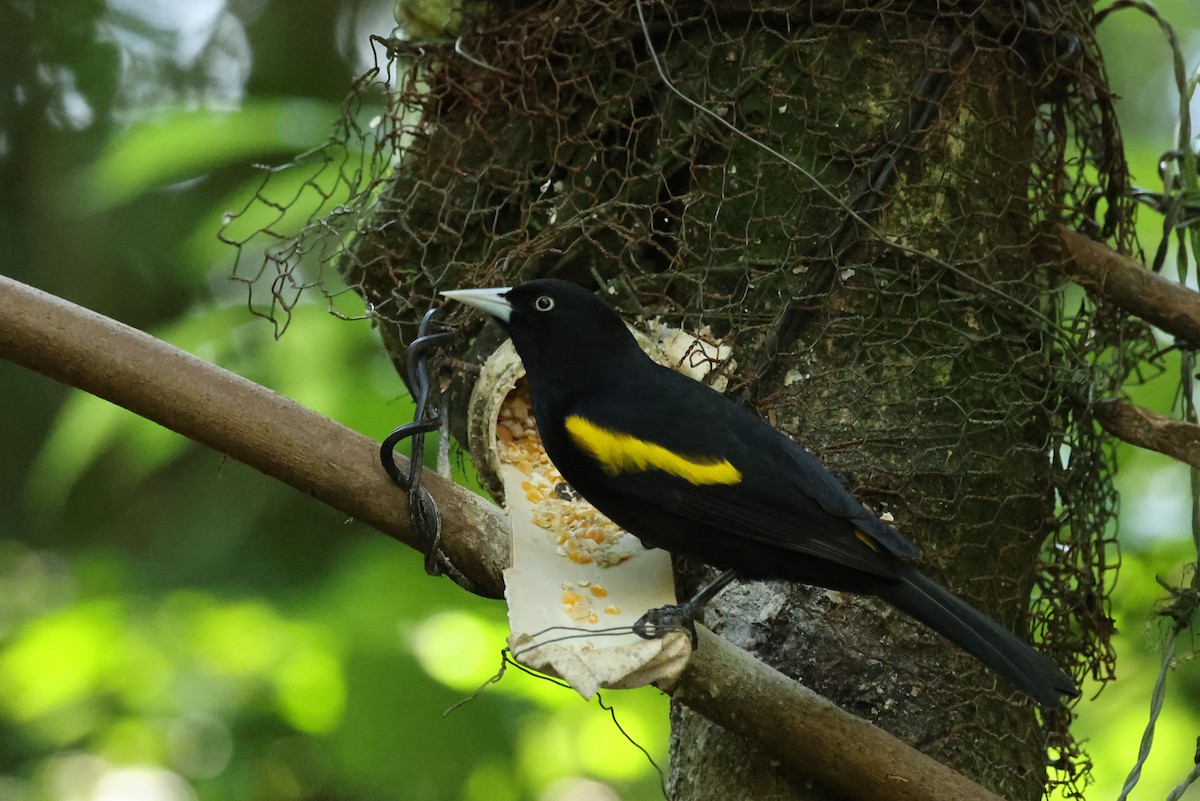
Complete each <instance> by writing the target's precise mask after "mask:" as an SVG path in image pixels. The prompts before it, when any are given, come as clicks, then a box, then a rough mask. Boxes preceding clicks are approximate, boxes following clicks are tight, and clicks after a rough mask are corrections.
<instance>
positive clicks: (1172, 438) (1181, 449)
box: [1095, 400, 1200, 470]
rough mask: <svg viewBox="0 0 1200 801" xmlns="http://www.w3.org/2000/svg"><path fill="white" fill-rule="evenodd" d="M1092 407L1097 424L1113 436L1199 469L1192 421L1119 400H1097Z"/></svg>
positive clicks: (1199, 447)
mask: <svg viewBox="0 0 1200 801" xmlns="http://www.w3.org/2000/svg"><path fill="white" fill-rule="evenodd" d="M1095 410H1096V419H1097V420H1098V421H1099V422H1100V425H1101V426H1103V427H1104V430H1105V431H1107V432H1108V433H1110V434H1112V435H1113V436H1114V437H1116V438H1117V439H1119V440H1122V441H1123V442H1128V443H1129V444H1130V445H1137V446H1138V447H1139V448H1146V449H1147V450H1152V451H1158V452H1159V453H1165V454H1166V455H1167V456H1170V457H1172V458H1174V459H1178V460H1179V461H1181V462H1183V463H1184V464H1187V465H1191V466H1192V467H1194V468H1196V469H1197V470H1200V426H1198V425H1196V424H1195V423H1189V422H1187V421H1186V420H1175V419H1174V418H1171V417H1167V416H1166V415H1165V414H1159V413H1158V412H1152V411H1150V410H1149V409H1145V408H1143V407H1141V406H1135V405H1134V404H1132V403H1127V402H1125V401H1119V400H1110V401H1103V402H1102V403H1098V404H1096V406H1095Z"/></svg>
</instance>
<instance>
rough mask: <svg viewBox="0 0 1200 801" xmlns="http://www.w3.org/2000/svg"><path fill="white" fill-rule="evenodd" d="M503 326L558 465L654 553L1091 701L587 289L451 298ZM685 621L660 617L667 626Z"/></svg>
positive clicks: (556, 285)
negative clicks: (827, 601)
mask: <svg viewBox="0 0 1200 801" xmlns="http://www.w3.org/2000/svg"><path fill="white" fill-rule="evenodd" d="M442 294H443V295H445V296H446V297H448V298H451V299H453V300H457V301H460V302H462V303H466V304H468V305H470V306H473V307H475V308H477V309H480V310H482V311H484V312H487V313H488V314H490V315H492V316H493V317H494V318H496V319H497V320H499V321H500V322H501V323H502V324H503V325H504V326H505V327H506V328H507V329H508V331H509V333H510V335H511V336H512V340H513V344H514V345H515V346H516V349H517V353H518V354H520V356H521V361H522V362H524V364H525V371H526V378H527V380H528V382H529V389H530V393H531V395H532V398H533V413H534V418H535V419H536V420H537V424H538V430H539V432H540V433H541V437H542V442H543V444H544V445H545V447H546V453H547V454H549V456H550V459H551V460H552V461H553V462H554V465H555V466H556V467H557V468H558V470H559V472H561V473H562V475H563V477H564V478H565V479H566V480H567V481H568V482H570V484H571V486H573V487H574V488H575V489H576V490H578V491H579V492H580V494H582V495H583V497H584V498H586V499H587V500H588V501H589V502H591V504H592V505H593V506H595V507H596V508H597V509H599V510H600V511H601V512H603V513H604V514H606V515H608V517H609V518H610V519H612V520H613V521H614V522H615V523H617V524H618V525H620V526H621V527H622V528H624V529H625V530H627V531H629V532H630V533H632V534H634V535H635V536H637V537H638V539H640V540H641V541H642V542H643V544H645V545H646V546H647V547H655V548H665V549H667V550H669V551H672V552H674V553H680V554H684V555H686V556H688V557H692V558H695V559H698V560H700V561H702V562H705V563H707V564H710V565H713V566H714V567H719V568H723V569H724V570H725V571H726V572H725V573H724V574H723V575H722V576H721V577H720V578H718V579H717V580H716V581H714V582H713V583H712V584H710V585H709V586H707V587H705V588H704V589H702V590H701V591H700V592H699V593H698V594H697V596H695V597H693V598H692V599H691V600H689V601H687V602H685V603H684V604H683V605H682V607H680V608H681V609H682V613H683V614H684V615H689V614H692V613H694V612H695V611H697V610H698V609H699V607H700V606H701V605H702V604H703V603H704V602H706V601H707V600H708V599H709V598H711V597H712V596H713V595H715V594H716V593H717V592H718V591H720V589H721V588H722V587H724V586H725V585H726V584H728V583H729V581H730V580H732V579H733V578H735V577H745V578H751V579H758V578H783V579H788V580H790V581H799V582H803V583H805V584H815V585H817V586H821V587H827V588H830V589H834V590H848V591H852V592H857V593H864V594H867V595H874V596H877V597H879V598H882V599H883V600H885V601H887V602H888V603H890V604H891V605H892V606H895V607H896V608H897V609H900V610H901V611H903V612H905V613H907V614H909V615H911V616H912V617H914V618H916V619H917V620H919V621H921V622H922V623H924V624H925V625H927V626H929V627H930V628H932V629H933V630H934V631H936V632H938V633H939V634H941V635H943V636H944V637H946V638H948V639H949V640H950V641H951V642H953V643H955V644H956V645H958V646H959V647H960V648H962V649H963V650H964V651H966V652H967V653H969V654H971V655H972V656H974V657H975V658H976V659H978V660H979V661H981V662H982V663H983V664H985V665H987V666H988V667H989V668H991V669H992V670H994V671H995V672H996V673H997V674H999V675H1000V676H1002V677H1004V678H1005V679H1007V680H1008V681H1009V682H1011V683H1012V684H1013V685H1014V686H1015V687H1017V688H1018V689H1020V690H1021V691H1022V692H1024V693H1025V694H1026V695H1028V696H1029V697H1031V698H1033V699H1034V700H1035V701H1038V702H1039V703H1042V704H1046V705H1055V704H1058V703H1059V701H1060V698H1059V696H1060V695H1067V696H1076V695H1078V694H1079V691H1078V689H1077V688H1076V687H1075V684H1074V682H1072V681H1071V679H1070V678H1069V677H1068V676H1067V675H1066V674H1065V673H1063V672H1062V671H1061V670H1060V669H1059V668H1058V667H1057V666H1056V665H1055V664H1054V663H1053V662H1051V661H1050V660H1049V659H1048V658H1047V657H1046V656H1045V655H1043V654H1040V653H1038V652H1037V651H1035V650H1034V649H1033V648H1031V647H1030V646H1029V645H1027V644H1026V643H1025V642H1023V641H1022V640H1021V639H1019V638H1018V637H1017V636H1015V635H1014V634H1012V633H1011V632H1010V631H1008V630H1007V629H1005V628H1004V627H1002V626H1001V625H1000V624H999V623H997V622H996V621H994V620H992V619H991V618H990V617H988V616H987V615H984V614H983V613H982V612H979V611H978V610H976V609H974V608H973V607H971V606H970V605H968V604H967V603H966V602H965V601H963V600H962V599H960V598H958V597H956V596H955V595H953V594H952V593H950V592H949V591H948V590H946V589H945V588H944V587H942V586H941V585H939V584H937V583H936V582H934V581H933V580H932V579H930V578H928V577H926V576H924V575H922V574H921V573H920V572H919V571H918V570H917V569H916V568H914V567H912V566H911V565H909V564H908V563H907V562H906V561H905V560H906V559H910V558H912V557H915V556H917V555H918V553H919V552H918V550H917V548H916V547H915V546H914V545H913V544H912V543H910V542H909V541H908V540H906V539H905V538H904V537H903V536H902V535H901V534H900V533H899V532H898V531H896V530H895V529H894V528H892V527H891V526H890V525H888V524H887V523H885V522H884V521H882V520H880V519H879V518H878V517H876V516H875V515H874V514H871V513H870V512H869V511H867V510H866V509H865V508H864V507H863V505H862V504H861V503H860V502H859V501H858V500H856V499H855V498H854V496H853V495H851V494H850V493H849V491H847V490H846V489H845V487H843V486H842V484H841V483H840V482H839V481H838V480H837V479H836V478H835V477H834V476H833V474H832V473H830V472H829V471H828V470H826V469H825V468H824V467H823V466H822V465H821V464H820V462H818V461H817V459H816V458H815V457H814V456H813V455H812V454H810V453H809V452H808V451H807V450H805V449H804V448H802V447H801V446H799V445H797V444H796V443H795V442H793V441H792V440H791V439H789V438H788V437H786V436H784V435H783V434H781V433H780V432H778V431H776V430H775V429H774V428H772V427H771V426H770V425H768V424H767V423H766V422H764V421H763V420H761V419H760V418H759V417H757V416H756V415H755V414H753V413H752V412H750V411H748V410H747V409H744V408H742V407H741V406H739V405H737V404H736V403H734V402H732V401H730V400H729V399H728V398H726V397H725V396H724V395H722V394H720V393H719V392H716V391H715V390H713V389H711V388H709V387H707V386H705V385H704V384H702V383H700V382H699V381H695V380H693V379H691V378H688V377H686V376H684V375H681V374H679V373H677V372H675V371H674V370H670V369H668V368H666V367H662V366H661V365H658V364H656V363H655V362H653V361H652V360H651V359H650V358H649V357H648V356H647V355H646V354H645V353H643V352H642V350H641V348H640V347H638V345H637V342H636V341H635V340H634V338H633V335H632V334H631V333H630V331H629V329H628V328H627V327H626V326H625V323H624V322H622V320H621V318H620V317H619V316H618V315H617V313H616V312H615V311H613V310H612V309H611V308H610V307H609V306H608V305H606V304H605V303H604V302H603V301H601V300H600V299H599V298H597V297H596V296H595V295H593V294H592V293H590V292H588V291H587V290H585V289H584V288H582V287H580V286H577V285H575V284H572V283H568V282H566V281H559V280H554V279H540V280H535V281H530V282H528V283H525V284H522V285H520V286H518V287H516V288H512V289H510V288H507V287H505V288H500V289H467V290H458V291H453V292H443V293H442ZM669 619H670V617H669V615H666V616H661V615H660V616H657V617H656V616H654V615H651V616H650V618H649V622H648V624H646V625H645V626H644V628H654V627H655V626H656V624H661V623H663V622H664V621H665V620H669Z"/></svg>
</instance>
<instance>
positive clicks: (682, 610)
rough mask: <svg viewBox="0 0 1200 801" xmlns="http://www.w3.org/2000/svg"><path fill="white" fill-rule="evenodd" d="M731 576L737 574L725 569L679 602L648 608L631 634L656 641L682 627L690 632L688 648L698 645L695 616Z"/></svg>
mask: <svg viewBox="0 0 1200 801" xmlns="http://www.w3.org/2000/svg"><path fill="white" fill-rule="evenodd" d="M735 578H737V573H735V572H734V571H732V570H726V571H725V572H724V573H722V574H721V575H719V576H717V577H716V578H715V579H713V580H712V581H710V582H709V583H707V584H705V585H704V586H703V587H701V588H700V589H698V590H696V593H695V594H694V595H693V596H692V597H691V598H688V599H687V600H686V601H684V602H683V603H681V604H671V605H670V606H660V607H659V608H658V609H651V610H650V611H649V612H647V613H646V614H644V615H642V616H641V617H639V618H638V619H637V621H636V622H635V623H634V624H633V633H634V634H636V635H638V636H639V637H641V638H642V639H645V640H657V639H660V638H662V637H665V636H667V635H668V634H669V633H671V632H672V631H678V630H680V629H683V630H684V631H686V632H687V633H688V634H689V635H691V639H692V648H693V649H695V648H696V646H697V644H698V643H697V640H696V618H697V617H698V616H699V614H700V613H701V612H702V611H703V610H704V607H705V605H706V604H707V603H708V602H709V601H711V600H712V599H713V598H714V597H716V594H717V593H719V592H720V591H721V590H723V589H725V587H726V585H728V584H729V582H731V581H733V580H734V579H735Z"/></svg>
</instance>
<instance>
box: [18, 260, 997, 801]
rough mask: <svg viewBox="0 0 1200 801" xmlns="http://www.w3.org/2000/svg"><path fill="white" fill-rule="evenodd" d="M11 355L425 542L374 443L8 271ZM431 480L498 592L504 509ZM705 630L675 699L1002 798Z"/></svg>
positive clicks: (846, 770) (756, 729) (822, 760)
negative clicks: (416, 530) (34, 285)
mask: <svg viewBox="0 0 1200 801" xmlns="http://www.w3.org/2000/svg"><path fill="white" fill-rule="evenodd" d="M0 358H4V359H7V360H9V361H12V362H14V363H16V364H19V365H21V366H24V367H27V368H29V369H31V370H34V371H36V372H39V373H42V374H44V375H47V376H50V377H51V378H54V379H56V380H58V381H61V382H63V383H65V384H69V385H71V386H74V387H78V388H79V389H83V390H85V391H87V392H90V393H92V394H93V395H97V396H98V397H101V398H104V399H106V400H109V401H111V402H113V403H116V404H118V405H120V406H123V407H125V408H126V409H129V410H130V411H132V412H134V413H135V414H138V415H141V416H142V417H145V418H147V419H150V420H153V421H154V422H157V423H159V424H160V425H163V426H166V427H167V428H170V429H172V430H174V431H177V432H179V433H180V434H182V435H184V436H186V437H188V438H190V439H193V440H195V441H196V442H199V443H202V444H204V445H208V446H209V447H212V448H214V449H216V450H218V451H220V452H222V453H225V454H228V455H229V456H231V457H233V458H235V459H237V460H239V461H241V462H244V463H245V464H247V465H249V466H251V467H254V468H255V469H257V470H260V471H261V472H263V473H265V474H267V475H269V476H272V477H274V478H277V479H279V480H280V481H282V482H284V483H285V484H288V485H290V486H292V487H295V488H296V489H298V490H300V491H301V492H303V493H305V494H308V495H311V496H313V497H314V498H317V499H318V500H320V501H322V502H324V503H326V504H329V505H330V506H332V507H334V508H336V509H339V510H340V511H342V512H345V513H346V514H348V515H351V516H352V517H354V518H356V519H358V520H360V521H362V522H363V523H366V524H367V525H369V526H372V527H373V528H376V529H378V530H379V531H382V532H383V533H384V534H387V535H388V536H390V537H393V538H395V539H397V540H399V541H400V542H402V543H404V544H406V545H409V546H412V547H414V548H419V547H420V546H421V544H420V542H419V538H418V536H417V535H416V534H415V533H414V532H413V530H412V528H411V526H410V523H409V517H408V507H407V498H406V495H405V493H403V492H402V491H400V490H399V489H398V488H397V487H395V486H394V485H393V484H392V483H391V482H390V481H389V480H388V478H387V477H386V475H385V474H384V472H383V468H382V467H381V466H380V465H379V461H378V457H377V451H378V446H377V444H376V443H375V442H374V441H372V440H369V439H367V438H366V437H364V436H362V435H361V434H358V433H356V432H354V431H351V430H350V429H348V428H346V427H344V426H342V425H339V424H338V423H335V422H333V421H332V420H329V419H327V418H325V417H322V416H321V415H319V414H317V413H316V412H313V411H311V410H309V409H306V408H304V407H302V406H300V405H299V404H297V403H294V402H293V401H290V400H288V399H286V398H284V397H282V396H280V395H278V394H276V393H274V392H272V391H271V390H268V389H266V388H264V387H261V386H259V385H257V384H254V383H253V382H251V381H247V380H246V379H244V378H241V377H240V376H237V375H234V374H232V373H230V372H228V371H226V370H222V369H221V368H219V367H216V366H214V365H211V364H208V363H206V362H203V361H201V360H200V359H197V358H196V357H194V356H192V355H190V354H188V353H185V352H183V351H181V350H179V349H177V348H175V347H173V346H171V345H168V344H166V343H165V342H162V341H160V340H158V339H155V338H154V337H152V336H150V335H148V334H145V333H143V332H141V331H138V330H136V329H134V328H130V327H129V326H127V325H124V324H122V323H119V322H116V321H115V320H111V319H109V318H107V317H104V316H102V315H99V314H96V313H94V312H91V311H88V310H86V309H83V308H81V307H79V306H76V305H74V304H72V303H69V302H67V301H64V300H62V299H60V298H56V297H54V296H53V295H48V294H46V293H44V292H41V291H39V290H36V289H33V288H31V287H28V286H25V285H24V284H21V283H19V282H17V281H13V280H12V279H9V278H6V277H4V276H0ZM423 483H424V485H425V486H426V487H427V488H428V490H429V491H430V493H431V494H432V495H433V497H434V499H435V500H436V501H437V504H438V507H439V509H440V511H441V513H442V526H443V538H442V549H443V551H444V552H445V554H446V556H447V557H448V558H449V559H450V561H451V562H453V564H454V565H455V566H456V567H457V568H458V569H459V570H460V571H461V572H462V573H463V574H464V576H465V577H466V578H467V579H468V581H469V582H470V583H471V584H472V585H474V586H473V587H472V588H471V589H472V590H473V591H475V592H478V593H479V594H482V595H486V596H489V597H500V595H501V594H502V591H503V583H502V578H501V571H502V570H503V568H504V566H505V565H506V564H507V562H508V533H507V532H508V527H507V523H506V522H505V518H504V515H503V513H502V512H500V510H498V509H497V508H495V507H493V506H491V505H489V504H487V503H485V502H484V501H482V499H480V498H478V497H477V496H475V495H473V494H472V493H470V492H468V491H467V490H465V489H463V488H461V487H458V486H456V485H455V484H453V483H451V482H449V481H446V480H445V479H441V478H440V477H438V476H436V475H426V477H425V478H424V479H423ZM700 634H701V637H700V648H699V650H698V651H697V652H696V653H695V654H694V655H693V656H692V659H691V661H690V662H689V663H688V667H687V670H686V671H685V672H684V674H683V676H682V677H681V678H680V680H679V682H678V684H677V685H676V686H675V687H674V688H673V689H672V690H671V692H672V694H673V695H674V696H675V697H676V698H678V699H680V700H681V701H683V702H684V703H686V704H688V705H689V706H691V707H692V708H693V709H695V710H696V711H697V712H699V713H700V714H702V715H705V716H706V717H708V718H709V719H711V720H713V721H714V722H716V723H718V724H720V725H721V726H724V727H725V728H726V729H728V730H730V731H732V732H734V733H736V734H739V735H741V736H743V737H746V738H748V739H751V740H756V741H758V742H761V743H762V744H763V745H764V746H766V747H767V748H769V749H771V750H772V751H774V752H775V753H776V754H778V755H779V757H780V758H781V759H783V760H784V761H786V762H787V763H789V764H790V765H792V766H793V767H795V768H796V769H798V770H800V771H802V772H804V773H806V774H807V775H811V776H812V777H813V778H814V779H815V780H816V781H817V782H819V783H820V784H822V785H824V786H827V787H829V788H831V789H833V790H834V791H836V792H838V793H840V794H842V795H844V796H846V797H848V798H851V799H861V801H877V799H879V798H891V797H903V798H905V799H909V801H951V800H953V801H1002V799H1001V798H1000V797H999V796H997V795H995V794H993V793H991V792H989V791H988V790H986V789H985V788H983V787H981V786H979V785H978V784H975V783H974V782H972V781H970V780H969V779H967V778H966V777H964V776H962V775H961V774H959V773H956V772H955V771H953V770H951V769H950V768H948V767H946V766H944V765H942V764H940V763H939V762H937V761H935V760H933V759H931V758H930V757H928V756H926V755H924V754H922V753H921V752H919V751H917V750H916V749H914V748H911V747H910V746H908V745H906V744H904V743H902V742H901V741H899V740H897V739H896V738H895V737H893V736H892V735H890V734H888V733H887V732H885V731H883V730H882V729H880V728H879V727H877V726H875V725H873V724H871V723H868V722H867V721H864V720H862V719H860V718H856V717H854V716H853V715H851V714H849V713H848V712H845V711H843V710H841V709H839V708H838V707H836V706H835V705H834V704H832V703H830V702H829V701H827V700H825V699H824V698H822V697H821V696H819V695H817V694H816V693H814V692H812V691H811V690H809V689H808V688H806V687H804V686H803V685H801V684H799V683H798V682H795V681H793V680H792V679H790V678H788V677H787V676H784V675H783V674H781V673H779V672H777V671H775V670H773V669H772V668H770V667H768V666H766V665H764V664H763V663H761V662H759V661H757V660H756V659H754V657H752V656H751V655H750V654H748V653H746V652H745V651H742V650H741V649H739V648H736V647H734V646H733V645H730V644H729V643H727V642H726V641H725V640H722V639H721V638H719V637H717V636H715V635H713V634H711V633H709V632H708V631H705V630H703V629H701V631H700Z"/></svg>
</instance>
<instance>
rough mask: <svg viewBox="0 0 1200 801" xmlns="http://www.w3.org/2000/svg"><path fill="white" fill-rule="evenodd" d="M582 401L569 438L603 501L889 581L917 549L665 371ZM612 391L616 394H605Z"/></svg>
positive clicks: (723, 406)
mask: <svg viewBox="0 0 1200 801" xmlns="http://www.w3.org/2000/svg"><path fill="white" fill-rule="evenodd" d="M635 378H636V379H637V380H636V381H631V382H630V383H629V385H628V386H627V387H625V389H626V390H627V391H628V392H629V393H630V394H628V395H625V394H623V393H617V392H606V393H603V394H589V395H587V396H586V397H585V398H583V399H580V400H578V401H577V402H575V403H573V404H571V407H570V409H569V411H568V414H567V415H566V425H567V430H568V433H569V435H570V439H571V440H572V442H573V443H574V445H575V446H576V447H578V448H579V449H580V451H581V452H582V453H583V454H584V456H585V457H587V458H591V459H593V460H595V461H596V462H598V463H600V464H601V466H602V468H603V469H604V471H605V473H606V474H607V475H608V476H609V477H610V480H609V481H607V482H606V491H607V492H608V493H609V494H610V495H613V494H618V495H625V496H627V497H629V498H631V499H635V500H637V501H639V502H643V503H646V502H648V503H653V504H656V505H658V506H661V507H664V508H666V509H669V510H670V511H671V512H672V513H673V514H675V515H678V516H680V517H682V518H686V519H689V520H693V521H695V522H696V523H700V524H704V525H706V526H711V527H717V528H720V529H722V530H723V531H725V532H727V533H729V534H732V535H735V536H739V537H743V538H745V539H747V540H751V541H754V542H758V543H763V544H766V545H770V546H772V547H776V548H781V549H784V550H787V551H793V552H798V553H804V554H809V555H812V556H816V557H819V558H822V559H827V560H829V561H831V562H835V563H837V564H840V565H844V566H846V567H850V568H855V569H859V570H863V571H866V572H869V573H872V574H875V575H880V576H886V577H892V576H894V575H895V571H896V569H897V564H898V563H897V561H896V557H907V556H914V555H916V554H917V549H916V548H915V547H914V546H913V545H912V544H911V543H909V542H908V540H906V539H904V537H902V536H901V535H900V534H899V533H898V532H896V531H895V530H894V529H892V528H891V527H890V526H888V525H887V524H886V523H884V522H883V521H881V520H879V519H878V518H877V517H876V516H875V515H873V514H871V513H870V512H868V511H867V510H866V509H865V508H864V507H863V506H862V504H861V503H859V502H858V501H857V500H856V499H855V498H854V496H852V495H851V494H850V493H849V492H848V491H847V490H846V489H845V488H844V487H843V486H842V485H841V483H840V482H839V481H838V480H837V479H836V478H835V477H834V476H833V475H832V474H831V473H829V471H827V470H826V469H825V468H824V467H822V466H821V465H820V463H819V462H818V461H817V460H816V458H815V457H813V456H812V455H811V454H809V453H808V452H807V451H805V450H804V449H803V448H801V447H800V446H798V445H796V444H795V443H793V442H792V441H791V440H789V439H788V438H787V437H785V436H784V435H783V434H781V433H779V432H778V431H776V430H775V429H773V428H772V427H770V426H769V425H767V424H766V423H765V422H763V421H762V420H760V419H759V418H758V417H757V416H755V415H754V414H752V413H751V412H748V411H746V410H744V409H742V408H741V407H739V406H737V405H736V404H734V403H732V402H731V401H729V400H727V399H726V398H724V397H723V396H722V395H720V394H719V393H717V392H715V391H713V390H711V389H709V388H708V387H706V386H704V385H702V384H700V383H698V382H696V381H693V380H692V379H690V378H687V377H685V376H682V375H679V374H677V373H674V372H672V371H669V370H666V369H665V368H657V367H656V368H655V370H654V371H652V372H650V373H648V374H646V375H642V376H636V377H635ZM614 389H616V388H614Z"/></svg>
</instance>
